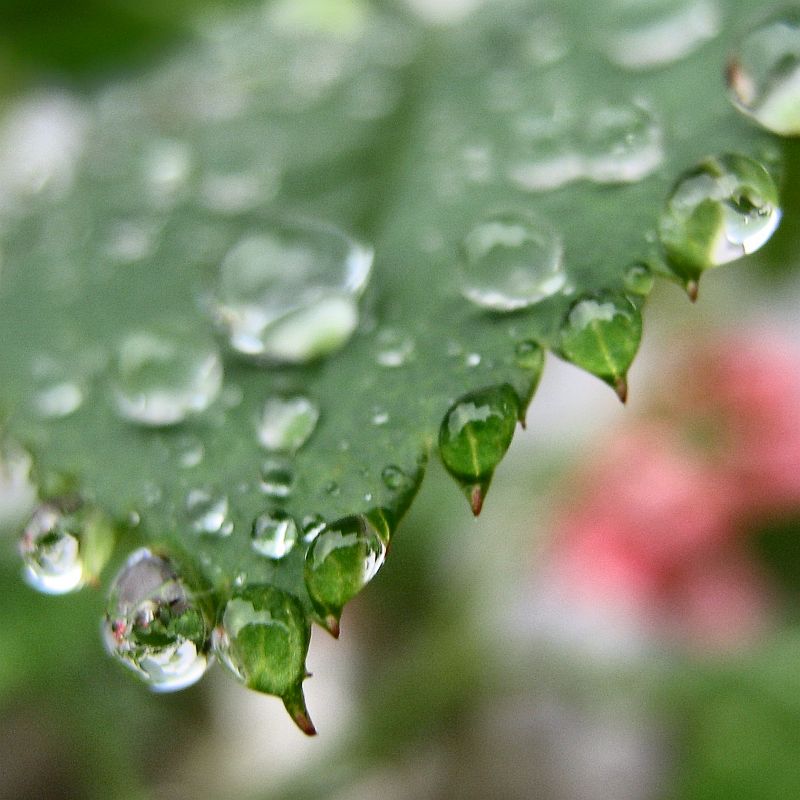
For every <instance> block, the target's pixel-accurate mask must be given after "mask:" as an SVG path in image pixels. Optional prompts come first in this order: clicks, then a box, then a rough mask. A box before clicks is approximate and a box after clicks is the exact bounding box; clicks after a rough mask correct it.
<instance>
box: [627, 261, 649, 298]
mask: <svg viewBox="0 0 800 800" xmlns="http://www.w3.org/2000/svg"><path fill="white" fill-rule="evenodd" d="M622 280H623V283H624V285H625V290H626V291H628V292H630V293H631V294H638V295H641V296H642V297H646V296H647V295H648V294H650V292H651V291H652V290H653V283H654V281H655V278H654V277H653V273H652V271H651V270H650V267H648V266H647V265H645V264H633V265H632V266H630V267H628V269H626V270H625V275H624V276H623V278H622Z"/></svg>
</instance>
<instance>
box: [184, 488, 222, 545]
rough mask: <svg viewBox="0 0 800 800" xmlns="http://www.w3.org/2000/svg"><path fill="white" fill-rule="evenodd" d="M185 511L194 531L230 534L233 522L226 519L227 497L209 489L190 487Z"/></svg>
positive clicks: (218, 534) (215, 534)
mask: <svg viewBox="0 0 800 800" xmlns="http://www.w3.org/2000/svg"><path fill="white" fill-rule="evenodd" d="M186 512H187V513H188V515H189V520H190V525H191V528H192V530H193V531H194V532H195V533H205V534H211V535H214V536H230V534H231V533H232V531H233V523H231V522H230V521H229V520H228V498H227V497H226V496H225V495H224V494H219V493H217V492H214V491H212V490H211V489H192V490H191V491H190V492H189V494H188V495H186Z"/></svg>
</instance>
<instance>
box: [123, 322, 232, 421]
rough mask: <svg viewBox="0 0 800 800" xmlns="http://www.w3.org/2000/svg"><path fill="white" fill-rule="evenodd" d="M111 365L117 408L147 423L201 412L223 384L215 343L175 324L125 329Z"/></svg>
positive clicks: (131, 419)
mask: <svg viewBox="0 0 800 800" xmlns="http://www.w3.org/2000/svg"><path fill="white" fill-rule="evenodd" d="M115 367H116V368H115V374H114V379H113V383H114V402H115V407H116V410H117V412H118V413H119V414H120V416H121V417H122V418H124V419H126V420H129V421H130V422H135V423H137V424H140V425H145V426H150V427H160V426H167V425H175V424H177V423H179V422H183V420H185V419H186V418H187V417H188V416H190V415H192V414H198V413H200V412H202V411H205V410H206V409H207V408H208V407H209V406H210V405H211V403H212V402H213V401H214V400H215V399H216V397H217V395H218V394H219V392H220V389H221V388H222V360H221V358H220V355H219V352H218V350H217V348H216V347H215V346H214V343H213V342H212V341H211V340H210V339H207V338H206V337H204V336H203V335H202V334H199V333H198V332H197V331H195V330H192V329H190V328H183V327H181V326H180V325H177V324H170V325H164V326H154V327H153V328H149V329H142V330H138V331H134V332H132V333H129V334H128V335H127V336H126V337H125V338H124V339H123V340H122V342H121V344H120V346H119V349H118V353H117V360H116V365H115Z"/></svg>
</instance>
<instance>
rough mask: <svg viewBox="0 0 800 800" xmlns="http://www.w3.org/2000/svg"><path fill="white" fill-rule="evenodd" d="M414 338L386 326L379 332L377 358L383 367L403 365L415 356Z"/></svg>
mask: <svg viewBox="0 0 800 800" xmlns="http://www.w3.org/2000/svg"><path fill="white" fill-rule="evenodd" d="M414 349H415V344H414V340H413V339H412V338H411V337H410V336H407V335H406V334H404V333H402V332H401V331H398V330H395V329H394V328H384V329H383V330H381V331H379V333H378V350H377V353H376V355H375V359H376V361H377V362H378V364H380V365H381V366H382V367H390V368H392V367H402V366H404V365H405V364H407V363H408V362H409V361H410V360H411V359H412V358H413V357H414Z"/></svg>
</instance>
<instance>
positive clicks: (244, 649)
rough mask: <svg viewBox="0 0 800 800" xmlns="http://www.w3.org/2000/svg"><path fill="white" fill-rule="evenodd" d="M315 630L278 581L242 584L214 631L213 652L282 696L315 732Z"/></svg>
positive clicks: (248, 680)
mask: <svg viewBox="0 0 800 800" xmlns="http://www.w3.org/2000/svg"><path fill="white" fill-rule="evenodd" d="M310 640H311V631H310V630H309V627H308V623H307V622H306V615H305V612H304V611H303V607H302V606H301V605H300V602H299V601H298V600H297V599H296V598H295V597H293V596H292V595H290V594H287V593H286V592H283V591H281V590H280V589H276V588H275V587H273V586H267V585H256V586H248V587H246V588H243V589H238V590H237V591H235V592H234V593H233V595H232V596H231V598H230V599H229V600H228V602H227V603H226V604H225V610H224V611H223V613H222V622H221V624H220V625H219V626H218V627H217V628H216V629H215V630H214V634H213V646H214V652H215V653H216V654H217V656H218V657H219V659H220V661H221V662H222V663H223V664H224V665H225V666H226V667H227V668H228V669H229V670H230V671H231V672H232V673H233V674H234V675H235V676H236V679H237V680H239V681H240V682H241V683H243V684H244V685H245V686H247V687H249V688H250V689H254V690H255V691H257V692H264V693H265V694H272V695H276V696H278V697H281V698H283V701H284V704H285V705H286V709H287V711H288V712H289V714H290V715H291V716H292V718H293V719H294V720H295V722H296V723H297V724H298V726H299V727H300V728H301V730H303V731H304V732H305V733H308V734H313V733H314V726H313V725H312V724H311V720H310V719H309V718H308V712H307V711H306V708H305V701H304V700H303V690H302V684H303V680H304V679H305V678H306V655H307V653H308V645H309V642H310Z"/></svg>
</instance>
